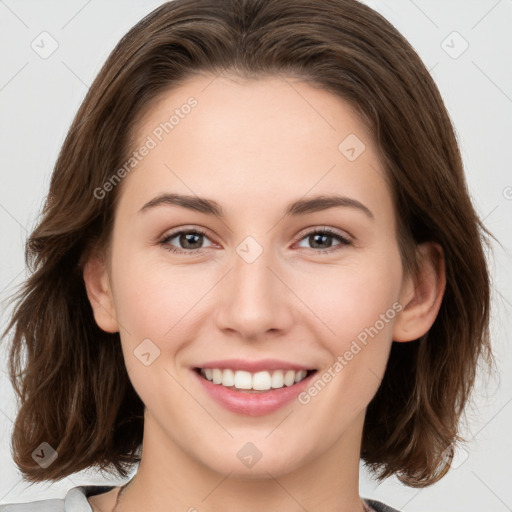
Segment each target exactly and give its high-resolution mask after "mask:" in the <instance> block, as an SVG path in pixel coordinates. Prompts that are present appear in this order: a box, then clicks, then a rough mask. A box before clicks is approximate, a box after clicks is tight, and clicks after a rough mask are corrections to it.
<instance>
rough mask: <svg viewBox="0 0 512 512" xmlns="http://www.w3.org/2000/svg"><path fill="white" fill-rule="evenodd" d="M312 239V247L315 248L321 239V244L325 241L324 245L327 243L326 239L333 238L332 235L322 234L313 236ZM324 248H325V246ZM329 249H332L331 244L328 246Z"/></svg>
mask: <svg viewBox="0 0 512 512" xmlns="http://www.w3.org/2000/svg"><path fill="white" fill-rule="evenodd" d="M310 238H312V239H313V244H312V246H313V247H315V245H317V243H318V242H317V241H318V239H320V244H321V243H322V240H323V241H324V243H325V239H326V238H331V236H330V235H321V234H316V235H312V236H311V237H310ZM323 247H325V246H323ZM327 247H331V244H328V245H327Z"/></svg>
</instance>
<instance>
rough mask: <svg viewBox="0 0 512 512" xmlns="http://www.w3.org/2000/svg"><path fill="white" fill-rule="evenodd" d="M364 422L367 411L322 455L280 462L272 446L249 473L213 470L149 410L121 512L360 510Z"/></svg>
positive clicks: (237, 469)
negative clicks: (183, 446) (167, 431)
mask: <svg viewBox="0 0 512 512" xmlns="http://www.w3.org/2000/svg"><path fill="white" fill-rule="evenodd" d="M363 421H364V411H363V413H362V414H361V417H360V418H358V421H357V422H354V423H355V424H356V423H357V424H356V425H354V426H352V427H351V428H350V429H349V430H347V431H345V432H344V434H343V435H342V436H341V437H340V438H339V439H338V440H337V441H336V442H335V443H334V444H333V445H329V446H328V448H329V449H328V450H326V451H325V452H323V453H321V454H319V455H317V456H313V457H309V458H308V457H307V456H305V457H304V458H303V459H300V460H297V458H295V460H293V457H288V456H285V457H281V460H280V454H279V451H278V450H275V449H274V450H272V451H270V450H269V449H268V448H267V449H264V450H263V455H262V457H261V459H260V461H258V462H257V463H256V464H254V466H253V467H252V468H251V469H250V470H245V471H242V469H244V468H243V466H242V465H241V464H240V463H239V461H237V462H238V464H234V465H233V467H231V466H229V464H227V466H225V467H224V468H223V469H224V471H215V470H213V469H212V468H211V464H210V465H208V466H207V465H205V464H204V463H202V462H201V461H200V460H198V458H197V457H194V456H193V454H190V453H186V452H185V451H183V450H182V449H181V448H180V446H178V445H177V444H176V443H174V442H172V440H171V439H170V437H169V436H168V435H166V434H165V432H164V431H163V430H162V429H161V428H160V426H159V425H158V424H157V422H156V421H155V420H154V419H153V418H152V417H151V416H150V415H149V414H147V412H146V420H145V428H144V442H143V449H142V457H141V463H140V466H139V469H138V472H137V474H136V476H135V477H134V478H133V480H132V481H131V483H130V485H129V486H128V487H126V488H125V490H124V492H123V494H122V495H121V497H120V500H119V506H118V508H117V510H116V512H117V511H118V512H135V511H139V510H152V511H154V512H164V511H165V512H174V511H176V512H177V511H180V512H182V511H187V512H199V511H200V512H214V511H218V510H222V511H223V512H235V511H237V512H238V511H239V510H240V504H241V503H243V509H244V512H260V511H261V510H265V511H266V512H277V511H279V512H303V511H304V510H308V511H309V512H355V511H357V512H363V511H365V507H364V505H363V504H362V501H361V499H360V497H359V453H360V446H361V432H362V425H363ZM244 444H245V443H244V442H243V441H242V440H240V441H237V442H236V443H234V445H236V446H243V445H244ZM256 445H257V446H258V444H256ZM259 446H263V441H260V444H259ZM276 446H279V443H277V445H276ZM236 452H237V450H236V449H235V450H234V452H233V453H236ZM231 454H232V450H229V449H226V453H225V454H224V455H223V453H222V451H221V453H219V454H218V457H219V458H220V459H219V458H217V459H216V460H218V461H219V460H222V458H223V459H227V460H228V461H229V457H230V456H231ZM283 459H285V460H286V462H283ZM214 460H215V459H214ZM232 460H234V459H232ZM264 462H265V463H264ZM219 466H221V467H222V464H219ZM258 466H259V467H258Z"/></svg>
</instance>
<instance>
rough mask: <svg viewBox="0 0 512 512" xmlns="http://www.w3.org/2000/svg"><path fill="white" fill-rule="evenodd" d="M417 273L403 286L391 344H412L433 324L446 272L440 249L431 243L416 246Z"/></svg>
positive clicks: (440, 299)
mask: <svg viewBox="0 0 512 512" xmlns="http://www.w3.org/2000/svg"><path fill="white" fill-rule="evenodd" d="M417 250H418V258H419V265H420V270H419V274H418V276H416V278H414V277H413V276H410V277H409V278H408V279H407V281H406V282H405V283H404V286H403V287H402V293H401V297H400V302H401V304H402V305H403V310H402V311H401V312H400V314H399V315H398V316H397V319H396V322H395V325H394V329H393V341H398V342H404V341H414V340H417V339H418V338H420V337H421V336H423V335H424V334H425V333H426V332H427V331H428V330H429V329H430V327H431V326H432V324H433V323H434V321H435V319H436V317H437V314H438V313H439V308H440V307H441V303H442V300H443V296H444V291H445V288H446V270H445V261H444V252H443V249H442V247H441V246H440V245H439V244H437V243H434V242H425V243H424V244H421V245H420V246H418V249H417Z"/></svg>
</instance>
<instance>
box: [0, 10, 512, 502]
mask: <svg viewBox="0 0 512 512" xmlns="http://www.w3.org/2000/svg"><path fill="white" fill-rule="evenodd" d="M161 3H162V2H161V1H158V0H152V1H149V0H145V1H143V0H130V1H121V0H109V1H102V2H100V1H99V0H89V1H87V0H72V1H66V2H65V1H63V0H62V1H55V0H54V1H45V2H41V1H36V0H30V1H29V0H0V115H1V124H0V159H1V164H0V169H1V171H0V172H1V186H0V229H1V235H2V243H1V245H0V262H1V266H0V300H4V299H5V298H6V297H7V296H8V295H9V294H10V293H12V292H13V291H14V288H15V286H16V285H17V284H19V283H20V282H21V281H22V280H23V278H24V277H25V269H24V257H23V249H24V242H25V239H26V237H27V234H28V233H29V232H30V231H31V230H32V229H33V227H34V226H35V222H36V219H37V215H38V213H39V211H40V208H41V206H42V203H43V199H44V196H45V193H46V191H47V188H48V184H49V178H50V174H51V171H52V168H53V165H54V163H55V160H56V158H57V154H58V151H59V149H60V146H61V144H62V142H63V140H64V137H65V134H66V132H67V129H68V127H69V125H70V123H71V120H72V118H73V116H74V114H75V112H76V110H77V108H78V106H79V104H80V102H81V100H82V99H83V97H84V95H85V93H86V91H87V88H88V85H89V84H91V83H92V81H93V79H94V77H95V75H96V74H97V73H98V71H99V69H100V67H101V65H102V64H103V62H104V60H105V59H106V57H107V55H108V54H109V52H110V51H111V50H112V48H113V47H114V45H115V44H116V43H117V41H118V40H119V39H120V38H121V36H122V35H123V34H124V33H125V32H126V31H127V30H128V29H129V28H130V27H131V26H132V25H134V24H135V23H136V22H137V21H138V20H140V19H141V18H142V17H143V16H144V15H145V14H147V13H148V12H150V11H151V10H152V9H153V8H155V7H156V6H157V5H160V4H161ZM367 3H369V4H370V5H371V6H372V7H374V8H376V9H377V10H378V11H380V12H381V13H382V14H383V15H384V16H386V17H387V18H388V19H389V20H390V21H391V22H392V23H393V24H394V25H395V26H396V27H397V28H398V29H399V30H400V31H401V32H402V33H403V34H404V35H405V37H406V38H407V39H409V41H410V42H411V44H412V45H413V46H414V47H415V49H416V50H417V51H418V53H419V54H420V56H421V57H422V59H423V61H424V62H425V64H426V66H427V67H428V69H430V70H431V73H432V76H433V78H434V79H435V81H436V83H437V84H438V86H439V88H440V90H441V94H442V96H443V98H444V100H445V103H446V106H447V108H448V110H449V112H450V115H451V117H452V120H453V122H454V125H455V127H456V131H457V135H458V139H459V141H460V145H461V149H462V152H463V158H464V162H465V166H466V173H467V178H468V182H469V188H470V191H471V195H472V197H473V200H474V202H475V205H476V207H477V210H478V212H479V214H480V215H481V217H482V218H484V219H485V224H486V226H487V227H488V228H489V229H490V230H491V231H492V232H493V233H494V234H495V235H496V236H497V238H498V239H499V240H500V242H501V244H502V247H500V246H498V245H495V252H494V256H493V258H492V259H491V271H492V274H493V319H492V334H493V343H494V348H495V353H496V357H497V361H498V365H499V369H500V375H499V376H496V377H495V378H493V379H491V380H490V381H489V382H487V384H486V385H485V386H484V385H483V380H482V379H480V380H479V385H478V388H477V391H476V393H475V403H474V406H473V407H472V408H471V409H469V410H468V424H467V427H466V428H465V434H466V438H467V439H468V440H469V442H468V444H467V445H466V447H465V449H466V450H467V451H461V452H460V453H459V455H458V460H457V463H456V466H457V467H456V468H454V469H452V470H451V471H450V473H449V474H448V475H447V476H446V477H445V478H444V479H443V480H441V481H440V482H439V483H438V484H435V485H433V486H431V487H429V488H426V489H413V488H407V487H404V486H402V485H400V484H399V483H398V481H397V480H396V479H389V480H387V481H386V482H384V483H382V484H380V485H377V483H376V482H375V481H373V480H371V478H370V477H369V476H368V475H367V474H366V473H365V472H364V471H362V480H361V495H362V496H366V497H374V498H377V499H379V500H382V501H384V502H386V503H388V504H389V505H391V506H394V507H396V508H398V509H400V510H403V511H406V512H427V511H430V512H432V511H436V512H456V511H464V512H481V511H486V512H494V511H496V512H501V511H506V510H512V485H511V477H512V463H511V460H512V442H511V440H510V426H511V425H512V403H511V402H512V350H510V347H511V345H510V341H509V335H508V332H509V331H510V327H511V322H510V318H511V316H510V313H511V311H512V291H511V290H512V286H511V285H512V277H511V276H512V272H510V269H511V263H512V259H511V257H510V252H509V251H510V248H511V246H512V230H511V229H510V227H511V224H512V223H511V219H512V188H511V187H512V158H511V156H510V147H511V145H512V115H511V114H512V1H511V0H472V1H468V0H466V1H464V0H456V1H453V0H450V1H446V0H414V1H413V0H394V1H379V0H374V1H370V0H368V2H367ZM43 31H47V32H48V33H49V34H51V36H52V38H54V39H55V40H56V41H57V43H58V48H57V50H56V51H55V52H54V53H53V54H52V55H51V56H49V57H48V58H47V59H43V58H41V57H40V56H39V55H38V54H37V53H36V52H35V51H34V50H33V49H32V47H31V43H32V41H34V40H36V41H37V37H38V36H39V34H41V32H43ZM453 31H457V32H458V33H459V34H460V36H462V38H463V39H461V38H460V37H459V36H457V35H453V34H452V33H453ZM464 40H465V41H467V43H468V44H469V47H468V48H467V50H466V51H465V52H464V53H462V54H461V55H460V56H458V58H453V56H455V55H456V54H458V53H459V52H460V51H461V50H462V49H463V48H464V46H463V45H465V43H464ZM443 41H444V43H443ZM48 47H49V46H46V48H48ZM445 50H447V51H448V52H451V53H452V56H450V55H449V54H448V53H447V51H445ZM7 317H8V310H5V309H4V308H3V309H2V316H1V318H0V327H2V328H3V327H4V326H5V325H6V322H7ZM507 345H508V350H507ZM5 346H6V340H2V346H1V347H0V351H2V352H1V361H2V365H1V370H2V371H1V373H0V435H1V441H0V474H1V479H0V503H2V504H4V503H10V502H20V501H31V500H34V499H42V498H50V497H63V496H64V495H65V493H66V491H67V490H68V489H69V488H70V487H73V486H75V485H81V484H85V483H101V482H103V480H102V479H101V478H100V477H99V476H97V475H95V474H94V473H92V472H88V473H87V472H84V473H80V474H76V475H73V476H72V477H68V478H66V479H64V480H63V481H61V482H58V483H55V484H53V485H50V484H46V485H45V484H37V485H33V486H28V484H26V483H24V482H22V479H21V475H20V473H19V472H18V470H17V469H16V467H15V465H14V464H13V462H12V460H11V456H10V448H9V441H10V431H11V426H12V419H13V418H14V416H15V410H16V404H15V401H14V394H13V392H12V390H11V387H10V383H9V381H8V378H7V374H6V373H5V361H6V352H5ZM110 483H111V484H112V485H114V484H117V483H118V481H114V482H113V481H110Z"/></svg>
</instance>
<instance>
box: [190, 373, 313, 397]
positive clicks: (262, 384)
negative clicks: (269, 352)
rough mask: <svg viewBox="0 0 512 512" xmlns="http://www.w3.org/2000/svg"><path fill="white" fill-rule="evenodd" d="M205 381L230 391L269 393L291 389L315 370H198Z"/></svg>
mask: <svg viewBox="0 0 512 512" xmlns="http://www.w3.org/2000/svg"><path fill="white" fill-rule="evenodd" d="M196 371H198V372H199V374H200V375H201V376H202V377H204V378H205V379H207V380H209V381H210V382H213V384H218V385H220V386H224V387H226V388H230V389H236V390H245V391H255V392H257V391H268V390H270V389H280V388H283V387H285V386H286V387H290V386H293V385H294V384H297V383H299V382H301V381H303V380H304V379H305V378H306V377H308V376H309V374H311V373H313V372H315V370H264V371H259V372H248V371H245V370H235V369H230V368H224V369H221V368H196Z"/></svg>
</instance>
